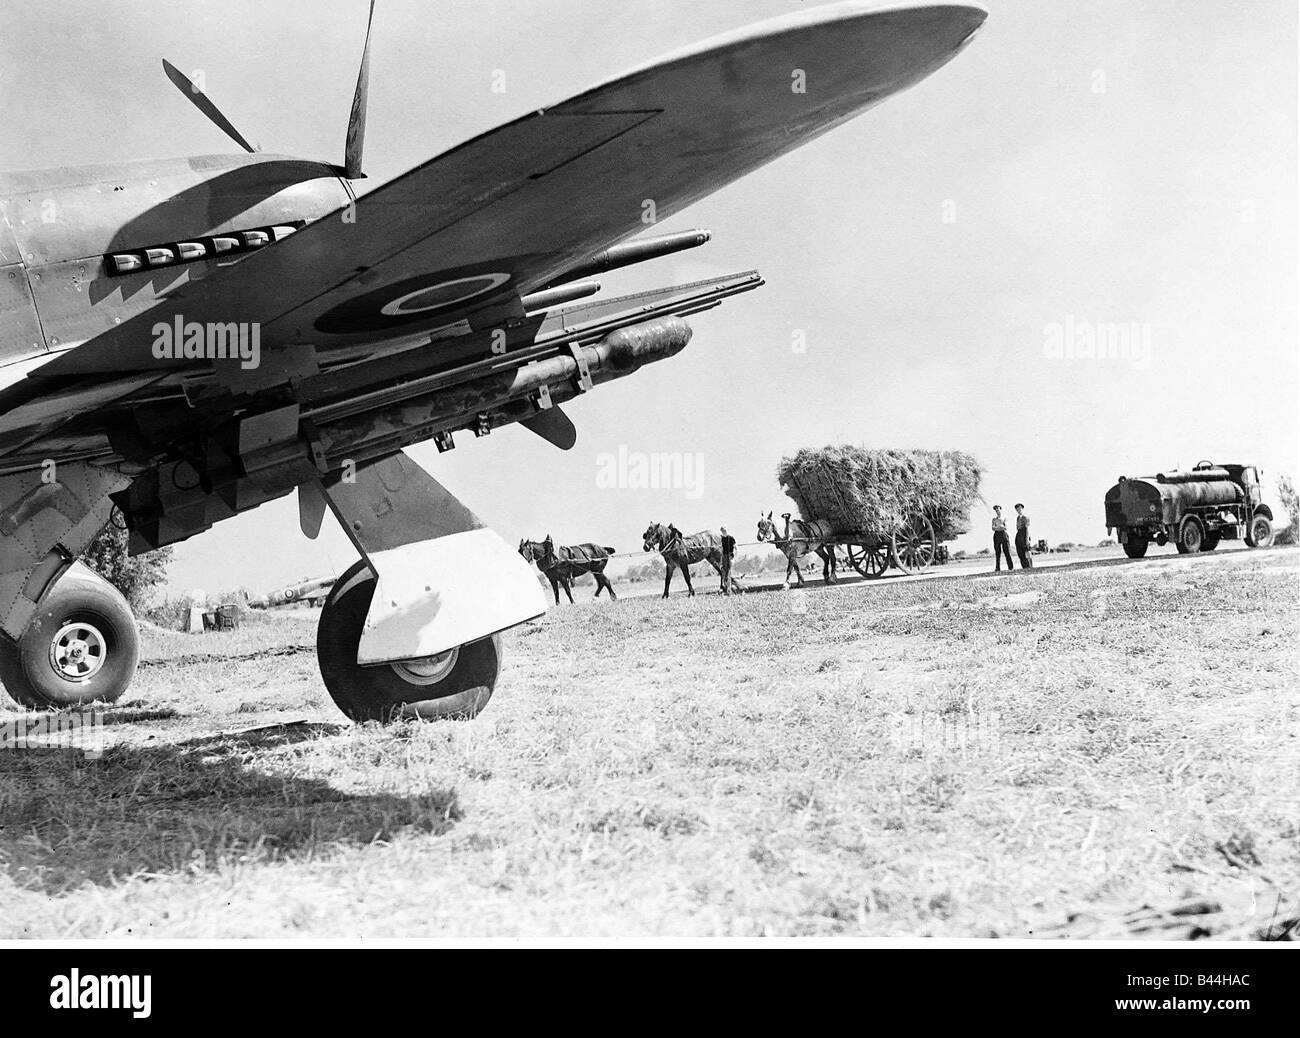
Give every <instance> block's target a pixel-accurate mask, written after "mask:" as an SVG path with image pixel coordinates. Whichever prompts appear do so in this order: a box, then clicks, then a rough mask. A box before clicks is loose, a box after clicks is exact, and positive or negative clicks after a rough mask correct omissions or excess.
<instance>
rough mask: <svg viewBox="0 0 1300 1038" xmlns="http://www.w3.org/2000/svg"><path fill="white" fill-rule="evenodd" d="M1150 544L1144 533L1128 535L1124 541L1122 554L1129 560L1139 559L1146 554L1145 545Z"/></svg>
mask: <svg viewBox="0 0 1300 1038" xmlns="http://www.w3.org/2000/svg"><path fill="white" fill-rule="evenodd" d="M1150 543H1151V542H1150V541H1148V540H1147V536H1146V534H1144V533H1129V535H1128V536H1127V537H1126V538H1125V539H1124V554H1125V555H1127V556H1128V557H1129V558H1130V559H1140V558H1142V556H1143V555H1145V554H1146V553H1147V545H1148V544H1150Z"/></svg>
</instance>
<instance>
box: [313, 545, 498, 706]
mask: <svg viewBox="0 0 1300 1038" xmlns="http://www.w3.org/2000/svg"><path fill="white" fill-rule="evenodd" d="M374 593H375V577H374V574H372V573H371V572H370V569H369V567H368V566H367V565H366V564H365V563H364V562H358V563H356V564H354V565H353V566H352V568H351V569H349V570H348V571H347V572H346V573H344V574H343V576H341V577H340V578H339V579H338V582H337V583H336V584H335V585H334V587H333V588H331V589H330V593H329V597H328V598H326V599H325V604H324V606H323V607H322V608H321V614H320V623H319V625H318V626H317V629H316V658H317V660H318V661H319V663H320V673H321V677H322V678H323V679H324V681H325V687H326V688H327V689H328V690H329V694H330V696H331V697H332V698H333V700H334V702H335V703H336V704H337V705H338V708H339V709H340V710H342V711H343V712H344V713H345V714H347V715H348V717H350V718H352V720H354V721H380V722H389V721H395V720H398V719H401V718H412V719H414V718H419V719H421V720H435V719H438V718H463V719H469V718H471V717H474V716H475V715H476V714H477V713H478V712H479V711H480V710H482V709H483V707H484V706H486V705H487V701H488V700H489V699H491V698H492V690H493V689H494V688H495V687H496V682H497V675H498V674H499V673H500V670H501V640H500V638H498V637H496V636H495V635H494V636H492V637H490V638H484V639H482V640H480V641H476V642H471V643H470V644H468V645H461V646H457V647H455V648H452V649H449V650H447V651H446V652H443V653H439V654H438V655H437V656H428V657H425V658H424V659H418V660H403V661H400V662H397V663H379V664H374V665H371V666H362V665H360V664H359V663H357V647H358V645H359V644H360V641H361V629H362V627H363V626H364V625H365V622H366V614H367V613H368V612H369V610H370V600H371V598H372V597H373V596H374Z"/></svg>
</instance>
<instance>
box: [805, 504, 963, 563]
mask: <svg viewBox="0 0 1300 1038" xmlns="http://www.w3.org/2000/svg"><path fill="white" fill-rule="evenodd" d="M821 521H822V522H826V520H821ZM830 525H831V528H832V530H833V534H832V537H831V538H830V541H829V542H830V543H832V544H834V545H835V546H836V547H838V548H843V549H844V553H845V555H846V556H847V557H848V560H849V565H851V566H852V567H853V568H854V569H855V570H857V571H858V572H859V573H861V574H862V575H863V576H864V577H868V578H874V577H880V576H884V574H885V571H886V570H888V569H889V568H890V567H891V566H892V567H894V568H895V569H896V570H898V571H899V572H900V573H904V574H912V573H920V572H921V571H922V570H926V569H929V568H930V567H931V566H932V565H934V562H935V560H936V559H937V558H938V555H939V549H940V545H939V537H938V535H937V534H936V533H935V531H934V524H932V523H931V522H930V520H929V519H927V518H926V517H925V516H924V515H922V514H920V513H919V512H918V513H917V514H915V515H913V516H911V517H910V518H908V519H905V520H904V521H903V522H902V523H900V524H899V525H898V526H896V527H894V528H893V529H892V530H889V531H872V530H858V529H854V530H842V529H841V530H836V529H835V524H834V523H831V524H830Z"/></svg>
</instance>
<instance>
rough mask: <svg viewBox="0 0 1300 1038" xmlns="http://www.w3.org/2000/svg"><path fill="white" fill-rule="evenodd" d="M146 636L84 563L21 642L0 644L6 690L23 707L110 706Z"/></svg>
mask: <svg viewBox="0 0 1300 1038" xmlns="http://www.w3.org/2000/svg"><path fill="white" fill-rule="evenodd" d="M139 660H140V636H139V632H138V631H137V630H136V626H135V616H134V614H133V613H132V612H131V607H130V606H129V605H128V604H127V601H126V599H125V598H123V597H122V595H121V593H120V592H119V591H118V590H117V588H115V587H113V586H112V585H111V584H109V583H108V582H107V581H105V580H103V579H102V578H101V577H99V576H97V575H96V574H95V573H93V572H92V571H91V570H90V569H88V568H86V567H85V566H83V565H82V564H81V563H79V562H78V563H74V564H73V565H72V566H71V567H70V568H69V569H68V571H67V572H66V573H65V574H64V575H63V576H62V577H60V578H59V582H58V583H57V584H56V585H55V586H54V589H53V590H52V591H51V592H50V593H49V595H48V596H47V597H46V599H45V602H44V603H43V604H42V606H41V608H40V609H39V610H38V611H37V613H36V616H35V617H34V618H33V619H32V622H31V624H29V625H28V627H27V630H26V631H25V632H24V633H23V636H22V637H21V638H20V639H19V640H18V641H17V642H16V643H14V642H9V641H4V640H0V684H3V685H4V687H5V691H7V692H8V693H9V695H10V696H11V697H12V698H13V699H14V700H16V701H17V702H18V703H19V704H21V705H22V706H26V707H30V708H32V709H36V710H40V709H60V708H63V707H69V706H79V705H81V704H84V703H112V702H113V701H114V700H116V699H119V698H120V697H121V695H122V693H123V692H125V691H126V690H127V688H128V687H129V686H130V684H131V679H132V678H133V677H134V676H135V668H136V664H137V663H138V662H139Z"/></svg>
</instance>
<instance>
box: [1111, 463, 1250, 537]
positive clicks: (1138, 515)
mask: <svg viewBox="0 0 1300 1038" xmlns="http://www.w3.org/2000/svg"><path fill="white" fill-rule="evenodd" d="M1111 530H1115V531H1116V532H1117V535H1118V537H1119V542H1120V544H1122V545H1123V546H1124V553H1125V554H1126V555H1127V556H1128V557H1129V558H1130V559H1140V558H1142V556H1143V555H1145V554H1146V553H1147V545H1149V544H1150V543H1151V542H1152V541H1155V542H1156V544H1160V545H1164V544H1168V543H1169V542H1170V541H1173V542H1174V545H1175V546H1176V547H1177V548H1178V551H1179V553H1180V554H1183V555H1186V554H1189V553H1190V552H1196V551H1213V550H1214V549H1215V548H1217V547H1218V546H1219V541H1221V540H1235V539H1237V538H1244V539H1245V541H1246V543H1247V544H1248V545H1250V546H1251V547H1252V548H1267V547H1268V546H1269V545H1270V544H1272V543H1273V511H1272V509H1270V508H1269V507H1268V505H1266V504H1264V502H1263V501H1262V500H1261V493H1260V486H1259V471H1258V470H1257V469H1256V468H1255V467H1254V466H1253V465H1215V464H1213V463H1211V462H1208V461H1202V462H1199V463H1198V464H1197V465H1196V467H1195V468H1193V469H1192V470H1191V471H1190V472H1169V473H1163V472H1162V473H1158V474H1157V475H1154V476H1134V477H1131V478H1126V477H1124V476H1120V477H1119V482H1118V483H1116V484H1115V485H1114V486H1113V487H1111V488H1110V490H1108V491H1107V492H1106V532H1107V533H1108V534H1109V533H1110V531H1111Z"/></svg>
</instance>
